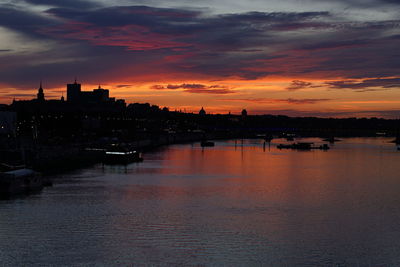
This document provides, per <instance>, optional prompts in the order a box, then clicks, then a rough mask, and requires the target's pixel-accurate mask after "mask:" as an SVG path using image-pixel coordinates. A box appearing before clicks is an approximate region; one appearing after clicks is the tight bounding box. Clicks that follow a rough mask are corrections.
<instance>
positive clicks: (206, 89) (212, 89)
mask: <svg viewBox="0 0 400 267" xmlns="http://www.w3.org/2000/svg"><path fill="white" fill-rule="evenodd" d="M150 88H151V89H154V90H177V89H182V90H183V91H184V92H187V93H194V94H216V95H225V94H233V93H235V92H234V91H232V90H231V89H229V88H228V87H226V86H220V85H204V84H197V83H193V84H186V83H183V84H168V85H166V86H164V85H158V84H156V85H153V86H151V87H150Z"/></svg>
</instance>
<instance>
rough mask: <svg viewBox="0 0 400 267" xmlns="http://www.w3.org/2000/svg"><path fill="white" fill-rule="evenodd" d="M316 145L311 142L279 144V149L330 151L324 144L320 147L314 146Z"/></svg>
mask: <svg viewBox="0 0 400 267" xmlns="http://www.w3.org/2000/svg"><path fill="white" fill-rule="evenodd" d="M313 144H314V143H309V142H299V143H293V144H279V145H278V146H277V148H279V149H297V150H311V149H320V150H328V149H330V147H329V146H328V145H327V144H323V145H320V146H314V145H313Z"/></svg>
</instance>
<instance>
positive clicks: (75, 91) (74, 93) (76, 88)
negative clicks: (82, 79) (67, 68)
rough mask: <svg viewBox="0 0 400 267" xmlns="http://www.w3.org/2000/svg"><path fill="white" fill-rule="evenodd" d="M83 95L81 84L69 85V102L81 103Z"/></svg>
mask: <svg viewBox="0 0 400 267" xmlns="http://www.w3.org/2000/svg"><path fill="white" fill-rule="evenodd" d="M80 94H81V84H80V83H77V82H76V79H75V82H74V83H72V84H67V101H68V102H79V97H80Z"/></svg>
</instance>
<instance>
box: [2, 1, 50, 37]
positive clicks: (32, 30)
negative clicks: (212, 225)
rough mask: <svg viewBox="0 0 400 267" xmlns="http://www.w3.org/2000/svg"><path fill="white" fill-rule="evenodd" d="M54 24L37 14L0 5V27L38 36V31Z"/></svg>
mask: <svg viewBox="0 0 400 267" xmlns="http://www.w3.org/2000/svg"><path fill="white" fill-rule="evenodd" d="M52 23H53V22H52V21H51V20H50V19H48V18H45V17H43V16H40V15H37V14H35V13H30V12H28V11H22V10H18V9H15V8H13V7H2V6H1V5H0V26H2V27H5V28H8V29H11V30H14V31H18V32H22V33H24V34H27V35H37V32H36V29H38V28H39V27H46V26H48V25H51V24H52Z"/></svg>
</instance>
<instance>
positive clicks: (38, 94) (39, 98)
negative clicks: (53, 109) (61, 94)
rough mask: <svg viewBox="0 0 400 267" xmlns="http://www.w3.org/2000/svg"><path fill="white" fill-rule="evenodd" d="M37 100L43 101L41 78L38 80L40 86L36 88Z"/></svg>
mask: <svg viewBox="0 0 400 267" xmlns="http://www.w3.org/2000/svg"><path fill="white" fill-rule="evenodd" d="M37 100H38V101H40V102H43V101H44V93H43V87H42V80H40V87H39V89H38V93H37Z"/></svg>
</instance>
